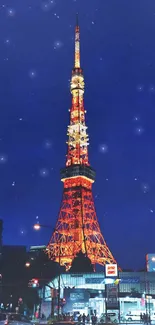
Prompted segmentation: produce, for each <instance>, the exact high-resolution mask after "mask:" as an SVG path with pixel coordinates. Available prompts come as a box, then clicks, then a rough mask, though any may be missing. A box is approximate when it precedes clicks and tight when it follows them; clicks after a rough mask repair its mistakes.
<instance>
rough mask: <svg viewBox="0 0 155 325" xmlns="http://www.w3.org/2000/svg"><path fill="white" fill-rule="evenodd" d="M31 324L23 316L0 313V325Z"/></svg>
mask: <svg viewBox="0 0 155 325" xmlns="http://www.w3.org/2000/svg"><path fill="white" fill-rule="evenodd" d="M30 324H31V322H30V321H29V319H28V318H26V317H25V316H23V315H20V314H15V313H0V325H30Z"/></svg>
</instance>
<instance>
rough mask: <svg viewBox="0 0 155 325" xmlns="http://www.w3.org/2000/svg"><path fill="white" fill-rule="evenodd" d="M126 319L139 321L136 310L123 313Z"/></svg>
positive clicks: (138, 314)
mask: <svg viewBox="0 0 155 325" xmlns="http://www.w3.org/2000/svg"><path fill="white" fill-rule="evenodd" d="M125 320H126V321H129V322H131V321H140V313H137V312H131V313H128V314H126V315H125Z"/></svg>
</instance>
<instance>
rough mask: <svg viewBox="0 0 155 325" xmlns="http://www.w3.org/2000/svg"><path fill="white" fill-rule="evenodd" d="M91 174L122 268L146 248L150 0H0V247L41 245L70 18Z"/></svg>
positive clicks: (154, 221)
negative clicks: (77, 46) (0, 229)
mask: <svg viewBox="0 0 155 325" xmlns="http://www.w3.org/2000/svg"><path fill="white" fill-rule="evenodd" d="M76 12H79V22H80V29H81V65H82V68H83V69H84V76H85V83H86V91H85V109H86V110H87V116H86V118H87V121H86V123H87V125H88V127H89V129H88V133H89V136H90V143H91V144H90V147H89V158H90V162H91V165H92V167H94V168H95V170H96V173H97V176H96V183H95V184H94V198H95V204H96V210H97V216H98V219H99V223H100V226H101V229H102V232H103V235H104V237H105V240H106V241H107V244H108V246H109V248H110V250H111V251H112V253H113V255H114V256H115V258H116V259H117V261H118V263H119V264H120V265H121V266H122V267H131V268H133V269H136V268H142V267H143V266H144V263H145V254H146V253H153V252H155V235H154V232H155V32H154V31H155V2H154V1H153V0H150V1H147V0H136V1H135V0H130V1H128V0H126V1H125V0H117V1H116V0H110V1H108V0H76V1H73V0H53V1H49V0H45V1H41V0H33V1H32V0H25V1H24V0H14V1H11V0H10V1H9V0H8V1H7V0H4V1H3V2H2V1H1V2H0V217H1V218H2V219H3V220H4V234H3V241H4V244H19V245H37V244H40V245H41V244H47V242H48V240H49V238H50V235H51V230H50V229H42V230H41V231H40V232H35V231H34V230H33V228H32V226H33V224H34V223H35V222H36V220H37V221H38V220H39V222H40V223H44V224H49V225H51V226H53V227H54V226H55V222H56V218H57V215H58V212H59V207H60V201H61V198H62V189H63V186H62V184H61V182H60V175H59V170H60V168H61V167H64V165H65V154H66V144H65V142H66V140H67V134H66V133H67V132H66V131H67V125H68V123H69V113H68V109H69V108H70V106H71V96H70V90H69V79H70V77H71V70H72V67H73V59H74V57H73V55H74V53H73V51H74V27H75V15H76Z"/></svg>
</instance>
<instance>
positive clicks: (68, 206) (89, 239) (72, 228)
mask: <svg viewBox="0 0 155 325" xmlns="http://www.w3.org/2000/svg"><path fill="white" fill-rule="evenodd" d="M84 86H85V84H84V76H83V70H82V69H81V67H80V29H79V24H78V17H77V23H76V27H75V63H74V68H73V70H72V77H71V84H70V91H71V94H72V105H71V109H70V110H69V111H70V124H69V126H68V132H67V135H68V141H67V144H68V150H67V158H66V167H65V168H63V169H62V170H61V181H62V182H63V184H64V190H63V198H62V203H61V207H60V213H59V216H58V220H57V223H56V227H55V230H54V232H53V234H52V237H51V239H50V241H49V243H48V245H47V253H48V255H49V257H50V258H51V259H55V261H57V262H59V263H60V264H61V265H65V266H66V269H67V270H68V269H69V268H70V266H71V263H72V260H73V259H74V257H75V256H76V254H77V253H78V252H79V251H82V252H83V253H85V254H86V255H87V256H88V257H89V258H90V260H91V262H92V264H94V265H95V264H100V265H105V264H107V263H110V264H113V263H114V264H116V261H115V259H114V257H113V255H112V253H111V252H110V250H109V248H108V246H107V245H106V242H105V240H104V238H103V236H102V234H101V230H100V226H99V223H98V220H97V216H96V211H95V206H94V200H93V194H92V184H93V183H94V181H95V171H94V170H93V169H92V168H91V167H90V164H89V159H88V145H89V138H88V134H87V126H86V124H85V113H86V111H85V109H84Z"/></svg>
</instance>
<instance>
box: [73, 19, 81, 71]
mask: <svg viewBox="0 0 155 325" xmlns="http://www.w3.org/2000/svg"><path fill="white" fill-rule="evenodd" d="M74 68H77V69H78V68H80V28H79V15H78V13H77V14H76V26H75V63H74Z"/></svg>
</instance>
